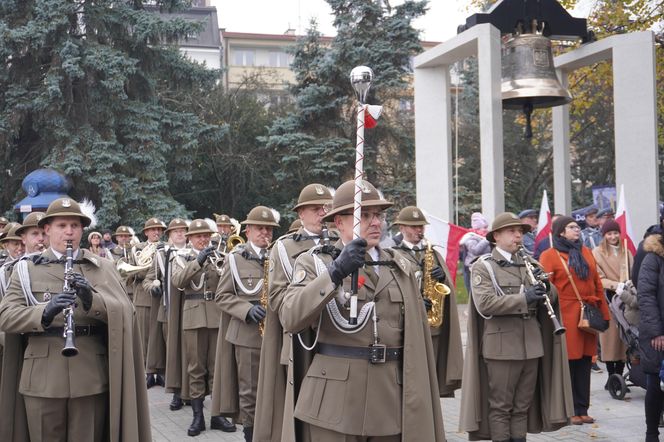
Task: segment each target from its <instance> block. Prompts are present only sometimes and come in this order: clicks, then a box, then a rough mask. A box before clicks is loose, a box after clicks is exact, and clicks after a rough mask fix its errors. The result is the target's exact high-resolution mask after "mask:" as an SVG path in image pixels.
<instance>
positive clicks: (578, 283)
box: [540, 216, 610, 425]
mask: <svg viewBox="0 0 664 442" xmlns="http://www.w3.org/2000/svg"><path fill="white" fill-rule="evenodd" d="M551 232H552V238H553V247H552V248H550V249H548V250H546V251H545V252H544V253H542V256H541V257H540V263H541V264H542V267H544V270H545V271H546V272H547V273H549V274H550V276H549V281H550V282H551V283H552V284H554V285H555V286H556V288H557V289H558V299H559V301H560V311H561V316H562V322H563V325H564V326H565V328H567V332H566V333H565V338H566V341H567V355H568V359H569V371H570V377H571V379H572V396H573V398H574V416H572V419H571V422H572V424H574V425H582V424H591V423H593V422H595V420H594V419H593V418H592V417H591V416H589V415H588V407H589V405H590V367H591V365H592V357H593V356H594V355H595V354H596V351H597V336H596V335H594V334H592V333H588V332H585V331H583V330H581V329H579V327H578V323H579V318H580V315H581V302H579V299H578V298H577V295H576V292H578V293H579V296H580V297H581V299H582V300H583V302H585V303H589V304H592V305H594V306H595V307H597V308H599V310H600V311H601V312H602V316H603V317H604V319H605V320H606V321H608V320H609V318H610V316H609V307H608V305H607V302H606V298H605V296H604V289H603V288H602V281H601V280H600V277H599V273H597V264H596V262H595V259H594V258H593V254H592V252H591V251H590V249H588V248H587V247H585V246H584V245H583V243H582V242H581V240H580V237H581V228H580V227H579V224H578V223H577V222H576V221H575V220H574V218H572V217H569V216H561V217H560V218H558V219H556V221H555V222H554V223H553V225H552V227H551ZM568 272H569V274H568Z"/></svg>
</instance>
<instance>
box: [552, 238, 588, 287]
mask: <svg viewBox="0 0 664 442" xmlns="http://www.w3.org/2000/svg"><path fill="white" fill-rule="evenodd" d="M582 246H583V244H582V243H581V240H576V241H570V240H568V239H566V238H563V237H562V236H554V237H553V247H555V248H556V250H558V251H560V252H563V253H567V254H568V256H569V258H567V264H568V265H569V266H570V268H572V269H573V270H574V273H576V276H578V277H579V278H581V279H582V280H586V279H588V276H589V275H590V267H589V266H588V263H587V262H586V260H585V259H584V258H583V255H582V254H581V247H582Z"/></svg>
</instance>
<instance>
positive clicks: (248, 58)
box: [233, 49, 256, 66]
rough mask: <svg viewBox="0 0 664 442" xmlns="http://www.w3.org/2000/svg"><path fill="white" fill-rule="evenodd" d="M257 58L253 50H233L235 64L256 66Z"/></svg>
mask: <svg viewBox="0 0 664 442" xmlns="http://www.w3.org/2000/svg"><path fill="white" fill-rule="evenodd" d="M255 58H256V55H255V52H254V51H253V50H246V49H234V50H233V64H234V65H235V66H254V60H255Z"/></svg>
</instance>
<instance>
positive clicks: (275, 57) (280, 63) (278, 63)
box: [270, 51, 293, 68]
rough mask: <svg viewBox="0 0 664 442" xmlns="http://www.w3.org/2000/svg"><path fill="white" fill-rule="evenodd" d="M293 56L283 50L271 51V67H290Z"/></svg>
mask: <svg viewBox="0 0 664 442" xmlns="http://www.w3.org/2000/svg"><path fill="white" fill-rule="evenodd" d="M292 58H293V56H292V55H290V54H287V53H285V52H283V51H270V67H273V68H287V67H290V64H291V61H292Z"/></svg>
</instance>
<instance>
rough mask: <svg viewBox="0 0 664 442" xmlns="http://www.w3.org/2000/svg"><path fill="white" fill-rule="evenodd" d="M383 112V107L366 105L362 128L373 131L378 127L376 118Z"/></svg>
mask: <svg viewBox="0 0 664 442" xmlns="http://www.w3.org/2000/svg"><path fill="white" fill-rule="evenodd" d="M382 112H383V106H378V105H375V104H367V105H366V106H365V107H364V127H366V128H367V129H373V128H374V127H376V126H377V125H378V117H380V114H381V113H382Z"/></svg>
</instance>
